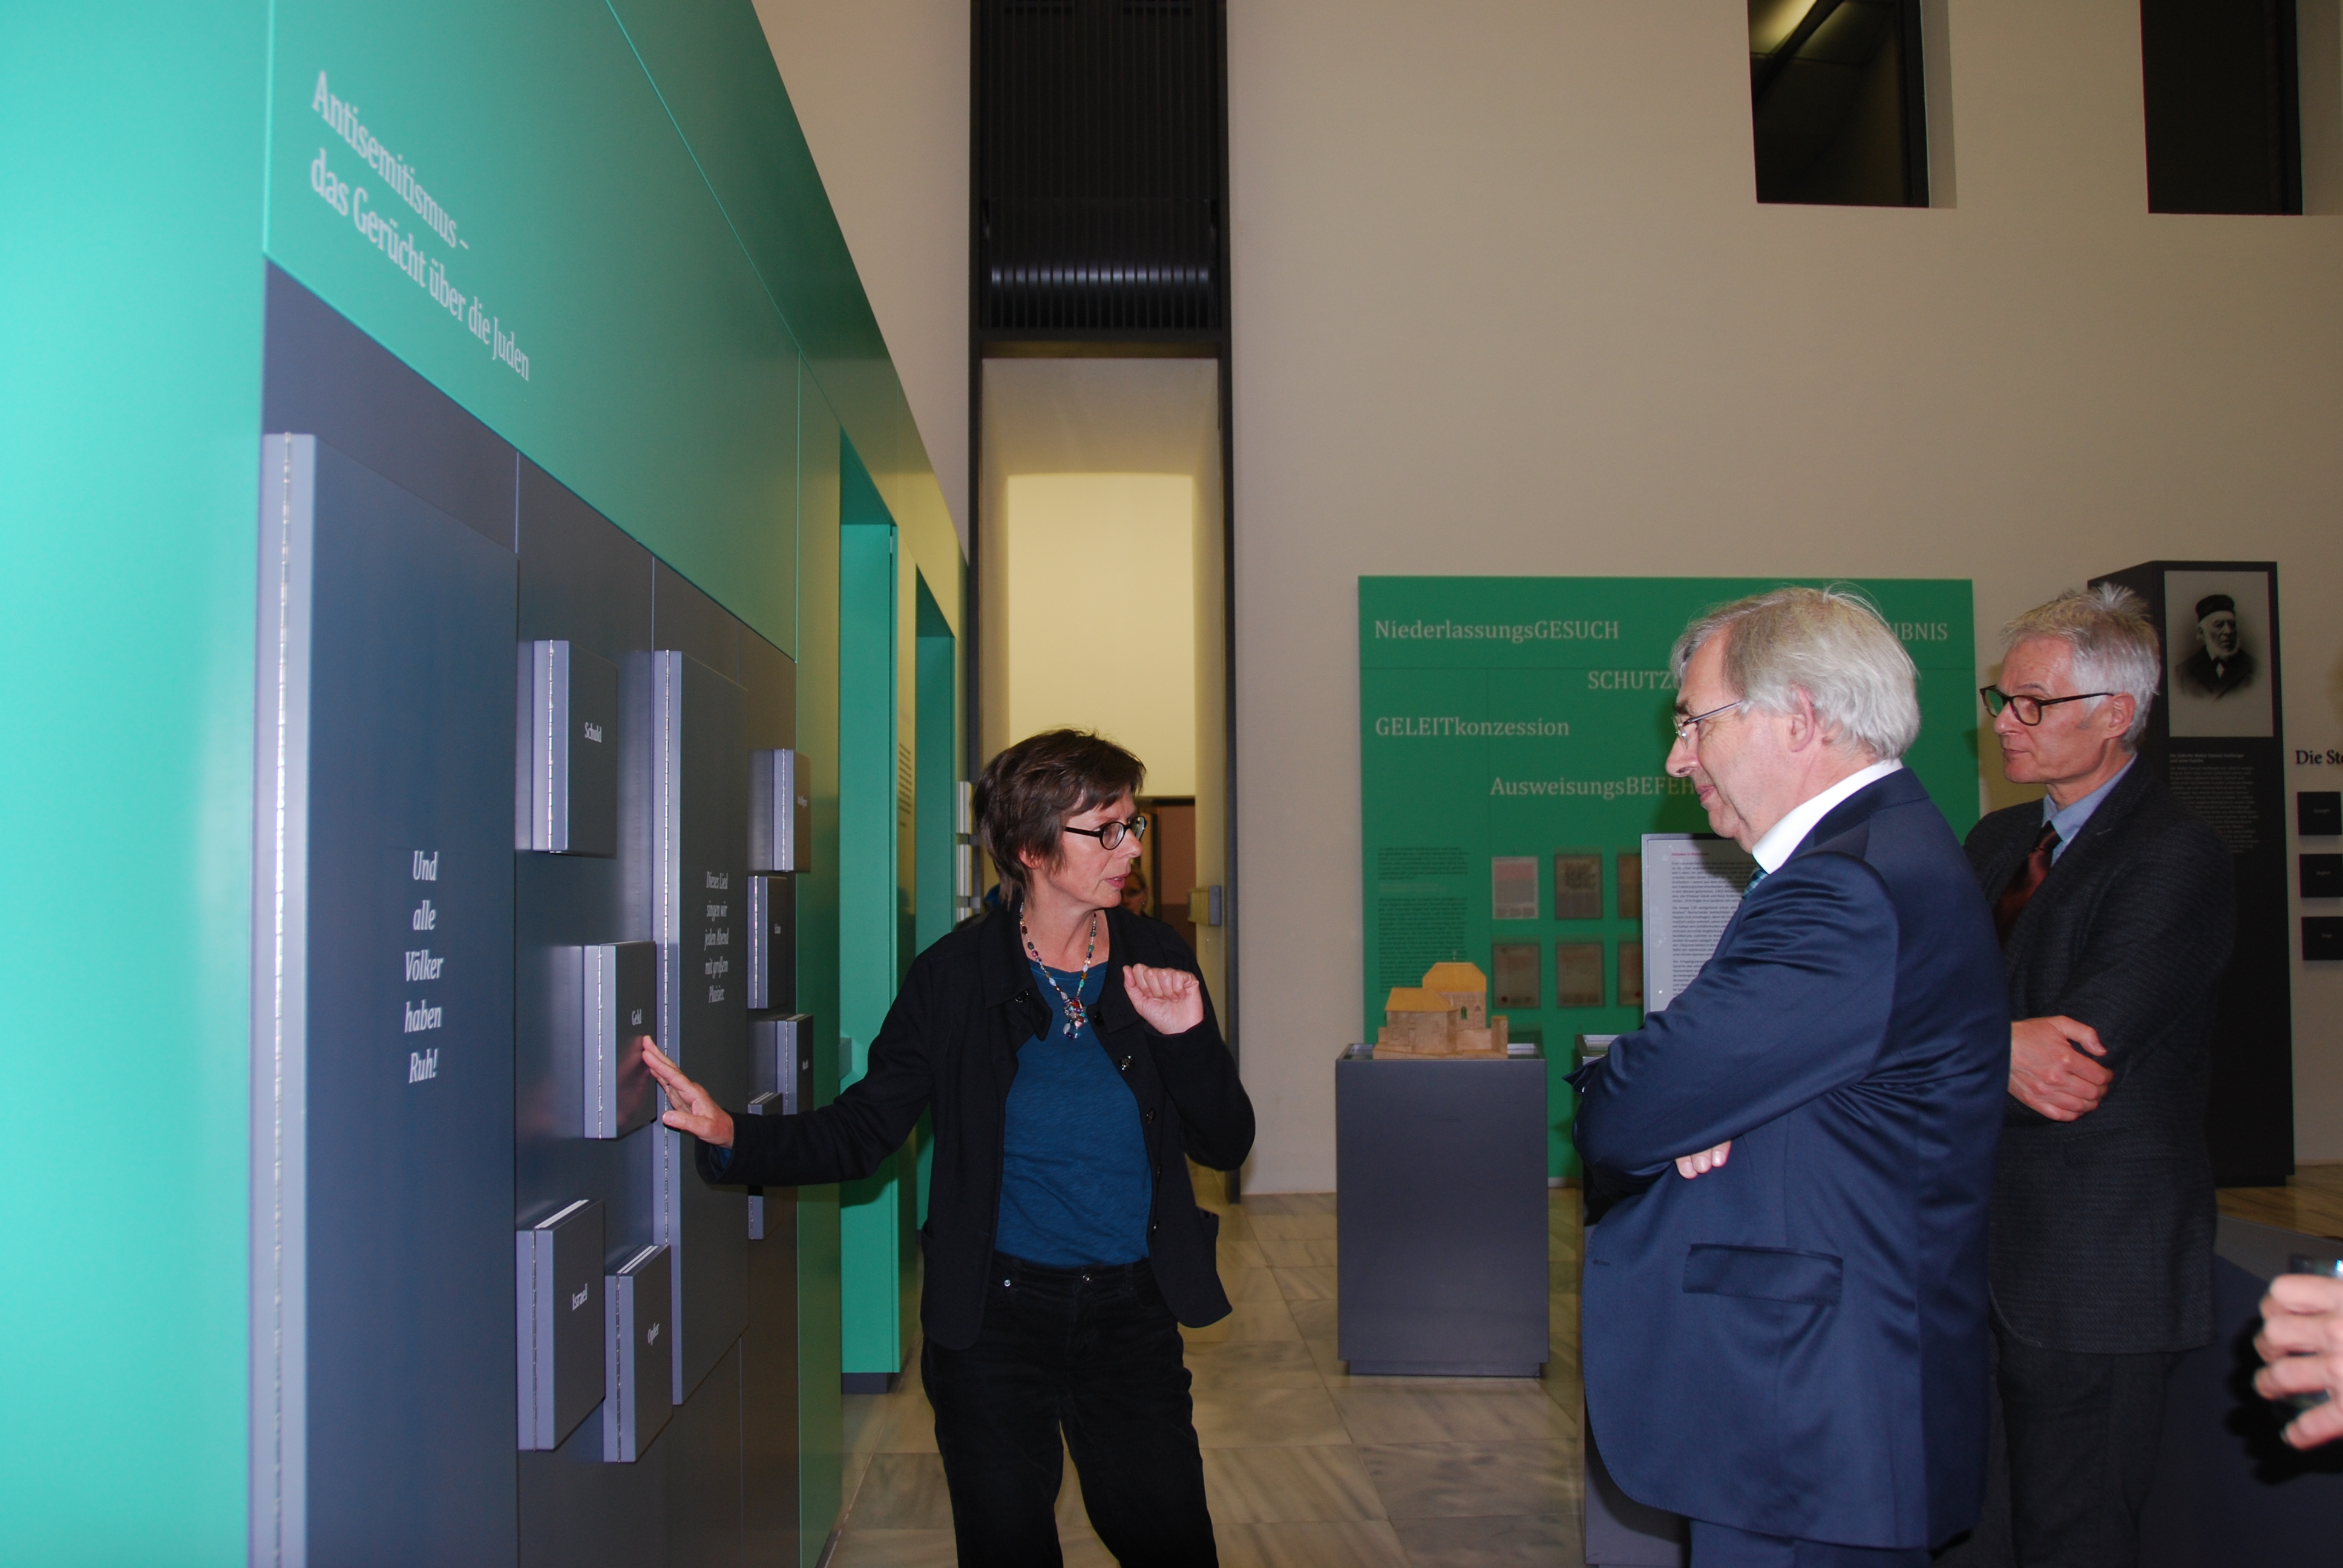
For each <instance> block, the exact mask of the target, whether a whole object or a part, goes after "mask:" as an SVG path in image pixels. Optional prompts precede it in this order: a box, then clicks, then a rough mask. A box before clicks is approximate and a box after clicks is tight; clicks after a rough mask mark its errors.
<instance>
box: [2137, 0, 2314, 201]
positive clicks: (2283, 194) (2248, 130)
mask: <svg viewBox="0 0 2343 1568" xmlns="http://www.w3.org/2000/svg"><path fill="white" fill-rule="evenodd" d="M2139 43H2140V51H2139V52H2140V65H2141V76H2142V83H2141V85H2142V86H2143V87H2144V88H2145V94H2144V97H2145V100H2146V107H2147V210H2148V211H2150V212H2235V213H2298V212H2300V211H2301V210H2302V119H2301V112H2300V109H2299V106H2298V102H2297V86H2298V84H2297V81H2296V76H2295V35H2294V0H2141V4H2140V7H2139Z"/></svg>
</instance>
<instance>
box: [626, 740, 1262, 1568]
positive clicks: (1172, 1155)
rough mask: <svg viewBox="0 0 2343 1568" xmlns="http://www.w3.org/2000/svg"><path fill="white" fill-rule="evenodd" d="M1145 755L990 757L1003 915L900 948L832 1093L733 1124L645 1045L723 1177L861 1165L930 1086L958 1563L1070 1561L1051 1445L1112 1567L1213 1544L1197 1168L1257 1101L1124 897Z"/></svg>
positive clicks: (676, 1118) (869, 1162)
mask: <svg viewBox="0 0 2343 1568" xmlns="http://www.w3.org/2000/svg"><path fill="white" fill-rule="evenodd" d="M1145 772H1146V769H1145V768H1144V767H1143V766H1142V765H1141V762H1140V760H1139V759H1137V758H1136V757H1133V756H1132V755H1131V753H1130V752H1128V751H1126V750H1124V749H1122V748H1121V747H1120V746H1117V745H1115V744H1113V743H1112V742H1111V741H1108V740H1103V739H1100V738H1099V737H1098V736H1095V735H1090V734H1084V733H1081V732H1079V731H1075V730H1068V729H1054V730H1050V731H1048V732H1046V733H1043V734H1041V735H1036V736H1033V737H1032V738H1031V739H1027V740H1024V741H1021V742H1020V743H1018V744H1017V745H1015V746H1012V747H1011V748H1009V749H1007V750H1005V751H1003V752H1001V754H1000V755H999V756H998V757H995V758H994V759H992V761H991V762H990V764H989V765H988V766H987V767H986V769H985V770H984V777H983V779H981V780H980V781H979V783H978V785H977V788H976V812H977V819H978V822H977V826H978V833H979V836H980V839H981V841H982V842H983V845H984V847H985V850H986V853H987V854H988V855H990V857H991V859H992V860H993V863H994V864H995V865H996V866H997V867H998V868H999V869H1000V870H1001V879H1002V892H1003V900H1002V909H1001V912H1000V913H999V914H997V915H990V916H988V917H986V918H984V919H983V920H978V921H974V922H972V923H970V924H969V925H966V926H963V927H961V928H960V930H957V931H954V932H953V933H951V934H950V936H947V937H945V938H943V939H942V940H940V941H938V942H937V943H936V944H935V945H934V946H933V947H931V948H930V949H929V950H927V951H926V952H924V953H921V954H920V957H919V958H918V959H917V960H915V961H914V962H913V963H912V965H911V970H910V975H909V977H908V978H907V979H906V980H904V982H903V989H902V990H901V991H900V994H899V995H898V996H897V997H896V999H895V1005H894V1006H893V1008H891V1009H890V1010H889V1012H888V1015H887V1021H886V1023H885V1025H884V1026H883V1027H882V1028H881V1029H880V1031H879V1035H878V1038H877V1039H876V1040H872V1041H871V1045H870V1071H869V1073H868V1074H867V1075H866V1076H865V1077H864V1078H863V1079H862V1080H861V1081H859V1082H857V1083H856V1084H854V1085H853V1086H852V1087H851V1088H850V1089H848V1090H847V1091H845V1092H844V1093H842V1094H840V1096H839V1098H838V1101H837V1102H836V1103H835V1104H832V1105H828V1106H824V1107H822V1108H821V1109H820V1110H818V1111H811V1112H809V1113H808V1114H805V1115H801V1116H794V1117H779V1118H775V1117H745V1118H742V1119H740V1120H739V1121H735V1120H734V1119H733V1118H732V1117H731V1116H729V1115H728V1114H727V1113H726V1112H725V1111H724V1110H723V1109H722V1108H721V1107H719V1106H718V1105H717V1104H716V1102H715V1101H713V1100H712V1099H710V1098H709V1095H708V1093H707V1091H705V1090H703V1089H701V1088H700V1087H699V1085H698V1084H696V1083H693V1082H692V1081H690V1080H689V1079H688V1078H686V1077H684V1076H683V1074H682V1073H681V1072H679V1070H677V1069H676V1067H675V1064H674V1063H673V1062H671V1061H669V1060H667V1058H666V1057H664V1056H662V1055H660V1054H659V1051H658V1050H657V1048H655V1047H652V1048H647V1050H646V1051H645V1055H646V1057H647V1059H648V1060H649V1062H650V1066H651V1070H652V1071H653V1072H654V1073H655V1074H656V1075H657V1076H658V1078H659V1082H660V1084H661V1086H662V1087H664V1088H665V1089H666V1091H667V1093H668V1097H669V1103H670V1104H671V1105H672V1106H673V1107H674V1109H671V1110H669V1111H668V1112H667V1113H666V1115H665V1116H664V1118H663V1120H664V1121H666V1123H667V1125H669V1126H670V1127H674V1128H679V1129H680V1130H682V1131H687V1132H689V1133H691V1134H693V1135H694V1136H695V1137H696V1138H697V1139H698V1140H699V1171H700V1175H701V1177H702V1178H703V1179H704V1180H706V1181H711V1182H725V1183H730V1182H741V1183H745V1184H748V1185H751V1186H768V1187H786V1186H797V1185H804V1184H809V1183H816V1182H828V1181H851V1180H854V1179H856V1178H858V1177H860V1176H864V1175H868V1174H869V1173H870V1171H873V1170H875V1169H877V1167H878V1165H879V1163H880V1161H882V1160H884V1159H885V1158H886V1157H887V1155H888V1154H889V1153H890V1152H892V1151H894V1150H896V1149H898V1148H900V1147H901V1145H902V1142H903V1141H904V1139H906V1138H907V1137H909V1136H910V1131H911V1128H912V1126H913V1125H914V1124H915V1123H916V1122H917V1121H919V1119H920V1113H921V1112H922V1111H926V1110H928V1109H929V1108H930V1106H932V1107H933V1109H934V1111H935V1134H936V1141H935V1163H934V1173H933V1177H932V1186H931V1190H930V1198H929V1209H928V1223H927V1224H926V1226H925V1227H923V1228H922V1230H921V1232H920V1239H921V1241H922V1242H923V1243H924V1244H925V1246H926V1249H927V1259H928V1267H927V1283H926V1290H925V1293H924V1295H923V1298H922V1300H921V1303H920V1322H921V1325H922V1327H923V1329H924V1330H925V1336H926V1343H925V1345H924V1347H923V1349H922V1351H921V1352H920V1378H921V1381H922V1382H923V1383H924V1385H925V1387H926V1389H927V1393H928V1400H929V1402H930V1404H931V1405H932V1406H933V1407H934V1410H935V1415H936V1446H937V1448H938V1449H939V1450H940V1452H941V1453H942V1456H943V1463H944V1479H945V1483H946V1484H947V1486H948V1487H949V1488H950V1493H951V1503H952V1528H953V1530H954V1533H955V1534H956V1536H957V1539H958V1543H959V1548H960V1562H961V1563H964V1564H976V1563H984V1564H994V1563H997V1564H1002V1565H1006V1568H1030V1565H1033V1564H1053V1563H1059V1562H1060V1561H1061V1559H1060V1555H1059V1550H1058V1535H1057V1523H1056V1519H1055V1513H1054V1510H1055V1504H1056V1501H1057V1494H1058V1488H1059V1484H1060V1482H1061V1467H1060V1460H1059V1455H1060V1453H1061V1442H1062V1444H1063V1448H1064V1450H1066V1451H1071V1452H1072V1454H1073V1459H1074V1467H1075V1469H1076V1470H1077V1471H1078V1472H1080V1473H1081V1483H1082V1502H1083V1505H1084V1507H1085V1509H1086V1510H1087V1511H1088V1513H1089V1514H1090V1519H1091V1527H1092V1528H1093V1529H1095V1530H1096V1531H1097V1532H1098V1534H1099V1538H1100V1539H1101V1541H1103V1542H1104V1543H1106V1546H1107V1549H1108V1550H1109V1551H1111V1552H1112V1553H1114V1554H1115V1557H1116V1560H1117V1561H1118V1562H1121V1563H1124V1564H1126V1565H1132V1564H1141V1563H1146V1564H1161V1565H1163V1568H1195V1565H1200V1564H1211V1563H1214V1562H1215V1561H1216V1559H1215V1556H1214V1553H1213V1547H1212V1517H1211V1514H1210V1513H1209V1512H1208V1511H1207V1509H1206V1506H1205V1502H1204V1476H1203V1462H1202V1455H1201V1453H1200V1452H1199V1451H1198V1448H1197V1443H1196V1433H1195V1428H1194V1425H1193V1422H1192V1412H1191V1409H1190V1403H1189V1397H1188V1372H1187V1369H1186V1367H1185V1365H1184V1364H1183V1362H1182V1342H1181V1339H1180V1331H1179V1325H1180V1324H1181V1323H1186V1324H1189V1325H1191V1326H1193V1327H1201V1326H1202V1325H1203V1324H1205V1323H1209V1322H1217V1321H1218V1320H1219V1319H1221V1318H1223V1317H1225V1316H1227V1315H1228V1312H1229V1303H1228V1298H1227V1295H1226V1294H1225V1293H1224V1292H1222V1289H1221V1282H1220V1276H1219V1272H1218V1271H1217V1269H1216V1268H1215V1265H1214V1235H1215V1231H1216V1229H1217V1225H1218V1221H1216V1220H1215V1219H1214V1218H1213V1217H1212V1215H1211V1214H1209V1213H1207V1212H1205V1211H1203V1210H1201V1209H1199V1208H1197V1206H1196V1203H1195V1199H1194V1196H1193V1194H1192V1191H1191V1190H1190V1187H1189V1183H1188V1171H1187V1161H1188V1160H1189V1158H1190V1157H1191V1156H1193V1157H1194V1158H1195V1159H1197V1160H1198V1161H1202V1163H1204V1164H1206V1165H1210V1166H1212V1167H1213V1168H1215V1169H1219V1170H1233V1169H1234V1168H1235V1167H1236V1166H1237V1165H1238V1164H1239V1163H1240V1162H1242V1161H1243V1159H1244V1157H1245V1155H1246V1153H1247V1152H1248V1151H1250V1150H1251V1149H1252V1133H1253V1119H1252V1103H1251V1101H1248V1100H1247V1099H1246V1098H1245V1092H1244V1088H1243V1086H1242V1084H1241V1083H1240V1082H1239V1081H1238V1080H1237V1074H1236V1064H1235V1062H1234V1061H1233V1060H1232V1059H1231V1057H1230V1055H1229V1053H1228V1050H1227V1047H1226V1046H1225V1045H1223V1044H1222V1040H1221V1033H1220V1028H1219V1026H1218V1024H1217V1023H1216V1022H1215V1021H1214V1019H1213V1016H1212V1000H1211V998H1210V997H1208V996H1207V995H1206V994H1205V991H1204V984H1203V980H1202V977H1201V976H1199V975H1198V973H1197V972H1196V964H1195V958H1194V956H1193V955H1192V954H1191V953H1190V952H1189V951H1188V950H1187V947H1186V944H1184V943H1182V941H1181V940H1179V938H1178V937H1176V936H1175V935H1173V934H1172V931H1171V930H1170V928H1168V927H1166V926H1164V925H1162V924H1161V922H1159V921H1154V920H1141V919H1138V918H1136V917H1133V916H1131V915H1129V914H1126V913H1124V912H1123V910H1122V909H1121V893H1122V888H1123V884H1124V881H1125V879H1126V877H1127V874H1128V872H1129V870H1130V869H1131V862H1132V861H1133V860H1135V859H1137V858H1138V855H1139V849H1140V842H1141V838H1142V837H1143V835H1144V834H1145V832H1146V830H1147V824H1146V819H1144V818H1143V817H1141V816H1140V815H1139V814H1138V811H1137V809H1136V805H1135V797H1136V796H1137V793H1138V790H1139V787H1140V784H1141V781H1142V780H1143V779H1144V777H1145ZM1061 1434H1062V1436H1061Z"/></svg>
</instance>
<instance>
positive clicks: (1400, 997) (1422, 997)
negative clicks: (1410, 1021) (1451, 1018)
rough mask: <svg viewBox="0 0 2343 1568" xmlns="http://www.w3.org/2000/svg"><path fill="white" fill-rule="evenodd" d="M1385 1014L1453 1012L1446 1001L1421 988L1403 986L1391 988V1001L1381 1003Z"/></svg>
mask: <svg viewBox="0 0 2343 1568" xmlns="http://www.w3.org/2000/svg"><path fill="white" fill-rule="evenodd" d="M1383 1010H1384V1011H1385V1012H1453V1011H1454V1010H1455V1009H1453V1008H1452V1007H1450V1006H1449V1005H1448V999H1447V998H1446V997H1443V996H1441V995H1439V994H1438V993H1437V992H1434V991H1428V990H1424V989H1423V987H1421V986H1412V985H1403V986H1393V988H1392V993H1391V1000H1389V1001H1386V1002H1384V1003H1383Z"/></svg>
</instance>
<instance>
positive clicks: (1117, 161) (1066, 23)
mask: <svg viewBox="0 0 2343 1568" xmlns="http://www.w3.org/2000/svg"><path fill="white" fill-rule="evenodd" d="M975 49H976V62H975V83H974V87H975V102H974V105H973V106H972V107H973V111H974V118H975V126H974V130H975V148H974V157H975V183H976V190H975V197H976V212H975V222H976V236H975V237H976V244H975V246H974V247H973V253H974V257H975V263H976V271H977V276H976V308H977V322H978V331H979V333H980V336H982V337H988V338H996V339H1015V338H1032V339H1042V340H1046V339H1050V338H1070V339H1081V338H1091V339H1101V338H1141V339H1143V338H1152V337H1165V338H1182V337H1215V336H1217V335H1219V334H1220V333H1221V331H1222V327H1223V324H1224V322H1225V321H1226V319H1227V314H1228V313H1227V306H1226V301H1227V289H1226V286H1225V283H1224V279H1223V272H1224V268H1225V257H1226V254H1227V251H1226V246H1225V244H1224V243H1223V236H1222V210H1223V203H1222V191H1223V180H1224V173H1223V171H1224V169H1225V166H1226V164H1225V159H1224V156H1223V153H1222V143H1223V137H1224V128H1225V126H1226V124H1227V119H1226V115H1225V112H1224V109H1223V94H1222V31H1221V6H1220V4H1219V3H1218V0H976V38H975Z"/></svg>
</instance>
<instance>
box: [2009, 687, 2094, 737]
mask: <svg viewBox="0 0 2343 1568" xmlns="http://www.w3.org/2000/svg"><path fill="white" fill-rule="evenodd" d="M1977 695H1978V696H1979V697H1982V698H1984V699H1985V710H1986V712H1987V713H1990V714H1992V715H1993V716H1994V717H1995V718H1996V719H1998V718H2000V717H2001V710H2002V709H2005V708H2006V709H2009V710H2010V711H2011V712H2012V713H2015V714H2016V715H2017V722H2019V723H2020V724H2023V725H2026V727H2028V728H2029V729H2030V728H2032V727H2033V726H2035V725H2036V724H2039V723H2041V722H2042V710H2043V709H2046V708H2056V707H2057V706H2058V705H2059V704H2060V703H2062V702H2088V701H2089V700H2090V699H2093V698H2094V697H2113V696H2114V695H2115V693H2114V692H2112V691H2086V692H2083V693H2082V694H2080V695H2079V696H2076V697H2019V696H2016V695H2015V694H2014V693H2011V692H2006V691H2004V690H2003V689H2001V688H1999V687H1998V686H1980V687H1978V688H1977Z"/></svg>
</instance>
